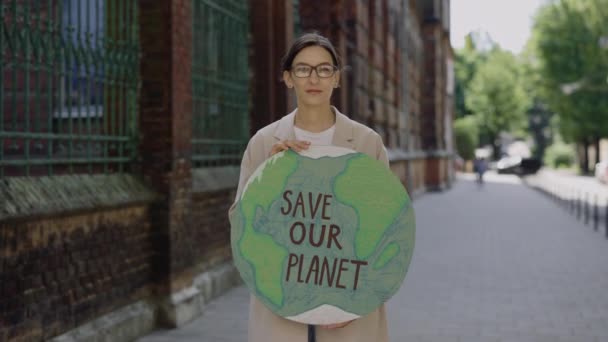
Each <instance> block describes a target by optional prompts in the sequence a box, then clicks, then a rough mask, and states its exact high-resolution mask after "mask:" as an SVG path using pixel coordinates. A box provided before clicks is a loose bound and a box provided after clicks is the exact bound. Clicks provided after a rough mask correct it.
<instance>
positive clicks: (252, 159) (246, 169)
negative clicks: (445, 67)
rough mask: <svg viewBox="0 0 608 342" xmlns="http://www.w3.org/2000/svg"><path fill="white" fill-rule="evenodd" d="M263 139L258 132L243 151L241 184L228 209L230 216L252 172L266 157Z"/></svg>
mask: <svg viewBox="0 0 608 342" xmlns="http://www.w3.org/2000/svg"><path fill="white" fill-rule="evenodd" d="M263 147H264V146H263V139H262V137H261V136H259V135H258V134H256V135H254V136H253V137H252V138H251V139H250V140H249V143H248V144H247V148H246V149H245V153H243V159H242V160H241V171H240V175H239V184H238V186H237V189H236V196H235V198H234V201H233V203H232V205H231V206H230V209H229V210H228V216H231V215H232V212H233V211H234V209H235V208H236V204H237V202H238V201H239V198H240V197H241V194H242V192H243V190H244V187H245V184H247V181H248V180H249V177H251V174H252V173H253V172H254V171H255V170H256V169H257V167H258V166H259V165H260V164H262V162H263V161H264V160H266V158H264V148H263Z"/></svg>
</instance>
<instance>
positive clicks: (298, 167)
mask: <svg viewBox="0 0 608 342" xmlns="http://www.w3.org/2000/svg"><path fill="white" fill-rule="evenodd" d="M230 224H231V244H232V252H233V258H234V262H235V265H236V267H237V269H238V270H239V272H240V274H241V277H242V278H243V280H244V281H245V284H246V285H247V287H248V288H249V290H250V291H251V292H252V293H253V294H254V295H255V296H256V297H257V298H258V299H259V300H260V301H261V302H262V303H263V304H264V305H266V306H267V307H268V308H269V309H270V310H271V311H272V312H274V313H276V314H277V315H279V316H282V317H285V318H288V319H290V320H293V321H296V322H300V323H305V324H334V323H341V322H345V321H349V320H352V319H356V318H358V317H361V316H364V315H366V314H368V313H370V312H372V311H373V310H375V309H377V308H378V307H379V306H380V305H382V304H383V303H384V302H386V301H387V300H388V299H389V298H390V297H391V296H392V295H393V294H395V292H397V290H398V289H399V287H400V286H401V283H402V282H403V279H404V278H405V274H406V273H407V269H408V266H409V264H410V260H411V257H412V252H413V249H414V234H415V221H414V212H413V208H412V205H411V201H410V198H409V196H408V195H407V192H406V191H405V189H404V188H403V185H402V184H401V182H400V181H399V179H398V178H397V177H396V176H395V175H394V174H393V173H392V172H391V171H390V170H389V169H388V168H387V167H386V165H384V164H383V163H381V162H379V161H377V160H375V159H372V158H370V157H369V156H367V155H365V154H362V153H357V152H354V151H352V150H349V149H345V148H341V147H334V146H313V147H311V148H310V149H309V150H307V151H304V152H302V153H301V154H298V153H295V152H293V151H286V152H282V153H279V154H276V155H274V156H273V157H271V158H269V159H268V160H267V161H265V162H264V163H263V164H262V165H260V167H259V168H258V169H257V170H256V171H255V172H254V173H253V175H252V176H251V177H250V179H249V181H248V182H247V184H246V185H245V188H244V189H243V191H242V193H241V196H240V198H239V199H238V202H237V204H236V208H235V209H234V210H233V211H232V212H231V215H230Z"/></svg>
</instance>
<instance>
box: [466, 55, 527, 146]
mask: <svg viewBox="0 0 608 342" xmlns="http://www.w3.org/2000/svg"><path fill="white" fill-rule="evenodd" d="M520 72H521V70H520V67H519V64H518V61H517V60H516V58H515V57H514V56H513V55H512V54H511V53H509V52H506V51H502V50H500V49H499V48H495V49H494V50H493V51H491V52H490V53H489V55H488V58H487V60H486V61H485V62H484V63H483V64H482V65H481V66H480V67H479V69H478V71H477V72H476V73H475V76H474V77H473V80H472V81H471V84H470V85H469V88H468V89H467V97H466V105H467V107H468V108H469V109H470V110H471V111H472V112H473V113H474V115H475V116H476V119H477V122H478V124H479V129H480V132H481V135H482V138H483V139H482V142H484V143H489V144H491V145H492V146H493V147H494V157H495V158H498V157H499V156H500V148H499V146H498V143H499V142H498V135H499V133H500V132H503V131H515V130H522V129H523V128H524V127H525V126H526V116H525V111H526V109H527V107H528V103H529V99H528V97H527V96H526V93H525V91H524V89H523V87H522V84H521V82H520Z"/></svg>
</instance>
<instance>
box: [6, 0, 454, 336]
mask: <svg viewBox="0 0 608 342" xmlns="http://www.w3.org/2000/svg"><path fill="white" fill-rule="evenodd" d="M102 2H103V3H107V4H108V7H105V9H104V13H105V16H106V17H104V18H105V19H103V21H104V22H105V23H107V24H108V25H111V23H112V22H113V20H114V19H113V16H112V13H114V12H112V11H115V13H118V14H120V15H121V16H123V17H128V16H129V15H131V16H132V17H133V19H134V20H135V21H133V22H134V23H136V25H134V26H133V27H132V29H131V30H126V31H124V32H123V31H111V30H108V31H107V32H109V33H108V34H107V35H108V36H112V35H117V34H120V32H123V33H124V34H126V35H135V36H131V38H132V39H134V40H133V41H134V42H136V43H137V46H138V49H139V50H138V55H139V59H138V61H137V67H136V68H135V69H133V70H131V72H133V73H134V74H133V75H136V80H137V81H138V82H139V86H138V87H137V93H136V94H132V95H133V96H135V98H136V101H135V102H136V107H129V106H127V105H124V106H120V107H124V109H123V111H121V112H120V113H122V114H116V115H115V116H114V117H118V118H122V117H123V116H124V120H123V121H124V122H125V123H128V115H132V118H133V122H132V123H128V124H127V125H126V126H125V131H124V132H123V133H124V134H123V135H122V136H121V137H118V138H116V139H117V140H116V141H118V142H119V143H118V145H115V147H114V148H116V149H122V147H121V146H123V145H120V144H124V148H125V149H127V148H128V147H129V146H132V148H133V154H132V155H131V154H129V155H128V154H123V153H120V154H117V155H116V156H112V155H111V154H109V155H104V154H103V153H102V154H101V156H105V157H107V160H105V161H104V163H109V165H106V164H99V165H98V164H94V163H95V162H96V160H97V159H99V158H100V156H96V155H88V157H89V158H90V160H88V161H87V163H89V164H90V165H89V166H88V168H87V167H85V168H79V167H68V166H65V165H63V164H62V165H57V167H56V168H54V169H53V168H50V166H49V170H54V171H55V172H53V173H51V172H48V173H47V172H46V170H47V167H46V166H45V167H44V168H42V171H40V172H42V173H44V174H45V175H44V176H39V175H38V173H36V174H30V175H29V176H25V175H23V172H22V173H21V176H19V175H18V174H19V170H20V169H22V168H23V165H26V164H24V163H26V162H27V161H28V160H25V161H22V162H17V163H15V162H13V163H12V164H10V165H9V164H7V162H6V159H5V161H4V162H3V161H2V158H0V169H2V170H3V171H7V170H9V168H8V166H7V165H9V166H10V172H8V171H7V172H5V173H4V174H3V179H2V181H1V182H0V341H8V340H11V341H12V340H15V341H38V340H48V339H53V338H54V339H55V340H56V341H62V340H64V339H66V338H76V339H78V340H85V339H87V338H92V337H93V336H96V335H106V336H107V337H108V338H110V339H111V340H115V341H126V340H132V339H133V338H135V337H137V336H140V335H142V334H145V333H147V332H149V331H151V330H152V329H153V328H154V327H156V326H170V327H175V326H179V325H182V324H184V323H185V322H188V321H189V320H191V319H193V318H194V317H197V316H199V315H200V314H201V313H202V312H203V311H204V308H205V304H206V303H207V302H208V301H209V300H211V299H212V298H214V297H215V296H217V295H219V294H221V293H222V292H223V291H225V290H226V289H228V288H230V287H231V286H233V285H235V284H237V283H239V281H240V280H239V277H238V274H237V272H236V271H235V269H234V267H233V266H232V263H231V256H230V241H229V223H228V219H227V210H228V207H229V206H230V204H231V202H232V200H233V197H234V193H235V186H236V183H237V180H238V172H239V170H238V160H239V158H240V153H242V148H243V145H242V142H243V141H245V142H246V138H247V136H248V135H251V134H252V133H254V132H255V131H256V130H257V129H259V128H261V127H263V126H264V125H266V124H268V123H270V122H272V121H275V120H277V119H279V118H280V117H282V116H283V115H284V114H286V113H288V112H289V111H291V109H293V108H294V107H295V99H294V98H293V97H291V96H289V94H288V93H287V92H286V90H285V87H284V85H283V83H282V81H281V71H280V59H281V57H282V56H283V54H284V52H285V51H286V49H287V47H288V46H289V44H290V42H291V41H293V39H294V37H295V36H296V34H297V32H305V31H309V30H316V31H319V32H320V33H322V34H324V35H327V36H328V37H329V38H330V39H331V40H332V41H333V43H334V44H335V45H336V47H337V49H338V52H339V54H340V55H341V56H342V58H343V60H344V64H345V65H347V66H349V70H348V71H347V72H346V73H345V75H344V77H343V81H342V84H341V87H340V88H339V89H338V90H337V92H336V94H335V95H334V96H335V97H334V99H333V101H334V104H335V105H336V106H337V107H338V108H339V109H340V110H341V111H342V112H344V113H346V114H348V115H349V116H351V117H352V118H353V119H355V120H358V121H360V122H363V123H365V124H367V125H369V126H370V127H372V128H374V129H375V130H376V131H378V132H379V133H380V134H381V135H382V137H383V139H384V143H385V145H386V146H387V149H388V152H389V157H390V159H391V168H392V169H393V171H394V172H395V174H397V176H398V177H399V178H400V179H401V180H402V181H403V183H404V185H405V186H406V187H407V189H408V190H409V192H410V193H411V194H414V195H416V194H418V193H420V192H423V191H425V190H434V189H443V188H446V187H448V186H449V184H450V183H451V182H452V179H453V176H452V175H451V170H450V164H451V163H450V158H451V151H452V144H451V139H452V138H451V120H452V116H453V114H452V99H451V96H452V95H451V88H452V86H451V83H452V82H453V80H452V79H451V77H452V76H450V73H451V70H450V69H451V62H450V60H451V58H452V57H451V54H452V52H451V47H450V44H449V19H448V18H449V1H447V0H443V1H438V0H428V1H427V0H336V1H317V0H299V1H277V0H249V2H248V6H245V5H244V2H243V1H237V0H231V1H227V0H226V1H216V0H213V1H212V0H207V1H201V0H171V1H152V0H138V2H137V3H136V5H135V3H133V6H130V5H126V7H125V8H118V9H116V8H115V7H112V6H114V5H112V4H114V3H118V2H115V1H109V0H106V1H105V2H104V1H102ZM23 3H27V1H14V2H12V6H13V7H6V8H3V12H2V24H3V27H2V31H1V32H0V36H2V37H5V36H7V35H8V33H7V32H9V28H11V27H13V26H11V22H10V19H7V18H10V16H11V15H12V13H16V12H17V7H18V5H19V4H23ZM32 3H34V2H32ZM60 3H62V2H56V1H50V2H49V4H51V7H52V6H53V5H54V4H60ZM63 3H68V4H69V3H71V2H70V1H69V0H67V1H64V2H63ZM74 3H75V4H76V3H77V2H74ZM3 6H4V5H3ZM19 10H21V9H19ZM55 12H57V10H55ZM243 13H245V14H243ZM247 13H248V14H247ZM118 14H117V15H118ZM201 18H203V19H205V20H202V19H201ZM214 18H216V19H217V20H216V19H214ZM34 20H35V19H34ZM203 23H205V24H203ZM242 25H245V26H242ZM39 26H40V27H39V28H38V29H37V30H39V31H35V30H34V31H33V32H36V34H38V33H40V32H42V33H44V32H45V28H44V27H43V25H39ZM49 27H50V25H49ZM121 27H123V28H124V27H131V26H121ZM242 27H245V30H241V29H240V28H242ZM228 30H231V32H232V31H234V32H237V33H234V34H232V35H228V36H226V35H224V33H226V32H228ZM48 32H51V30H49V31H48ZM117 32H119V33H117ZM237 34H238V35H240V36H238V37H237V36H236V35H237ZM226 37H228V38H226ZM227 39H228V41H226V40H227ZM201 42H202V44H203V45H200V44H201ZM0 43H2V44H7V41H6V40H5V39H4V38H3V40H2V41H0ZM11 46H12V48H14V45H11ZM17 46H19V45H17ZM21 47H23V46H21ZM235 49H237V52H238V53H235V52H233V50H235ZM24 51H26V55H24V56H25V57H24V60H27V59H28V58H30V57H28V56H27V53H31V51H28V50H24ZM10 53H11V52H10V50H3V55H2V60H3V61H5V60H7V59H10V58H11V56H12V55H10V56H9V54H10ZM32 56H34V55H32ZM243 56H244V57H243ZM109 57H112V55H109ZM29 60H30V63H34V62H33V61H35V59H34V58H33V57H31V58H30V59H29ZM242 62H245V64H244V65H245V67H246V68H247V69H248V70H249V76H251V77H245V79H246V80H247V81H245V82H240V81H236V82H235V81H234V79H235V78H234V77H233V76H231V75H228V76H227V75H226V72H224V71H228V69H230V70H234V69H235V66H237V67H238V68H240V67H242V66H243V63H242ZM229 63H233V64H229ZM247 64H248V66H247ZM27 68H29V67H27ZM222 68H224V69H225V70H223V69H222ZM238 68H237V69H238ZM28 70H29V69H28ZM45 70H47V69H45ZM48 70H49V71H48V72H51V69H48ZM121 70H122V69H121ZM218 70H219V71H218ZM222 70H223V71H222ZM0 71H1V74H2V75H3V76H2V77H3V79H2V80H3V82H2V87H3V91H2V93H1V94H2V95H3V96H1V97H0V98H1V99H2V102H3V103H2V106H3V112H2V114H3V118H0V120H3V121H2V122H7V121H6V118H7V117H10V115H11V114H10V113H12V111H14V110H15V108H13V107H11V105H10V103H9V101H10V96H9V95H10V94H13V93H15V91H14V89H11V87H13V85H12V84H13V83H11V82H9V78H10V79H12V78H13V75H17V76H18V75H22V74H23V72H24V71H23V69H12V70H11V69H7V68H5V67H4V64H3V70H0ZM124 71H125V72H128V71H129V70H127V69H125V70H124ZM237 71H240V69H238V70H237ZM45 72H47V71H44V70H41V71H40V72H39V74H40V75H43V77H47V78H48V77H49V76H47V75H46V74H45ZM240 73H241V74H246V72H245V73H243V72H240ZM125 75H127V74H125ZM237 76H238V75H237ZM19 77H21V76H19ZM33 77H34V78H35V77H36V76H35V75H34V76H33ZM452 78H453V77H452ZM121 82H123V83H124V84H125V86H124V89H127V88H128V87H127V86H126V83H125V82H126V80H125V81H123V80H122V79H116V80H114V79H112V80H111V82H108V83H107V84H104V87H105V88H104V89H110V90H107V91H108V94H109V93H110V92H111V91H113V90H111V89H112V88H111V86H112V85H113V84H123V83H121ZM230 82H233V83H230ZM239 82H240V83H239ZM242 83H247V86H246V87H244V88H243V89H244V91H245V97H244V101H243V100H242V99H241V98H238V99H236V100H234V99H232V98H231V97H230V96H231V95H232V93H231V90H230V89H241V88H238V87H239V86H242ZM43 89H46V88H44V87H43ZM120 89H122V88H120ZM226 89H228V90H227V91H226V92H222V91H223V90H226ZM116 93H117V94H119V95H117V98H119V99H120V98H122V99H128V98H129V97H128V96H129V93H128V92H125V93H120V92H119V91H116ZM120 94H123V95H120ZM11 96H12V95H11ZM120 96H123V97H120ZM32 98H33V99H34V100H32V101H34V102H32V103H33V104H34V105H32V106H29V107H32V108H36V106H35V105H36V102H35V100H36V98H34V97H32ZM21 99H23V98H21ZM104 99H105V100H104V103H103V105H104V108H105V110H104V114H103V115H105V116H109V114H107V113H108V112H111V111H112V110H114V109H115V107H116V106H115V105H114V104H115V103H123V102H125V100H123V102H120V101H118V100H112V99H111V98H108V97H105V98H104ZM231 99H232V100H231ZM41 101H45V99H42V100H41ZM117 101H118V102H117ZM22 102H23V101H22ZM236 102H238V103H241V102H244V103H248V105H246V106H245V107H244V108H246V109H245V110H241V109H239V108H240V107H235V106H232V104H233V103H236ZM42 103H44V102H42ZM125 103H126V102H125ZM49 108H50V107H48V108H47V109H49ZM234 108H237V109H234ZM20 110H21V109H20ZM234 110H237V112H238V113H237V114H234V113H233V111H234ZM241 111H242V112H243V113H242V116H238V115H241V114H239V113H240V112H241ZM41 112H44V108H43V110H42V111H41ZM19 113H20V114H19V115H20V116H21V115H22V114H21V112H19ZM23 115H25V116H26V117H27V115H30V114H28V111H24V114H23ZM234 115H237V116H234ZM30 117H31V118H35V115H33V114H32V115H31V116H30ZM68 119H69V118H68ZM247 119H248V120H247ZM77 120H80V121H76V123H78V122H82V123H83V124H84V126H83V127H85V128H86V127H87V126H86V122H87V121H86V120H85V119H82V118H78V119H77ZM101 120H105V119H103V117H102V119H101ZM8 121H10V120H8ZM247 121H249V122H247ZM108 122H110V123H115V122H114V121H108ZM237 123H238V124H237ZM235 126H237V127H235ZM103 127H108V126H107V123H106V126H103ZM11 129H13V130H16V128H15V127H12V126H11V128H9V126H8V125H6V124H4V125H3V126H2V127H0V141H2V144H1V145H0V150H2V151H4V149H5V148H7V146H8V145H7V142H8V141H9V140H10V139H14V138H12V137H14V136H18V137H26V138H20V139H29V138H27V136H28V135H27V134H29V133H30V131H24V132H19V134H15V132H9V131H10V130H11ZM40 129H41V131H43V130H44V129H45V126H44V125H40ZM131 129H132V130H133V131H130V130H131ZM7 132H8V133H7ZM32 132H33V131H32ZM84 132H87V129H85V130H84ZM91 132H92V131H90V130H89V131H88V133H91ZM242 132H245V133H244V134H245V135H242V134H243V133H242ZM43 133H44V132H40V133H37V134H42V135H39V136H43V137H46V139H48V141H51V139H52V138H53V136H52V135H44V134H46V133H44V134H43ZM66 133H69V134H70V137H72V135H76V134H78V132H76V131H75V130H74V131H67V132H66ZM94 133H95V135H96V137H95V138H90V139H93V140H92V141H101V144H104V140H103V139H105V138H103V137H102V138H100V137H99V136H97V135H99V134H103V133H104V131H103V129H102V130H101V131H100V132H97V131H95V132H94ZM131 133H133V135H132V136H131V135H130V134H131ZM214 133H215V134H218V133H219V137H217V136H214V135H213V134H214ZM239 134H241V135H239ZM108 135H111V134H108ZM222 135H230V137H235V138H234V139H227V138H225V137H222ZM237 138H238V139H237ZM77 139H80V140H86V139H87V137H86V136H84V137H78V138H77ZM95 139H96V140H95ZM108 139H109V138H108ZM239 139H240V140H239ZM243 139H244V140H243ZM31 143H32V141H29V142H27V143H25V144H23V143H21V146H27V145H28V144H31ZM116 146H118V147H116ZM45 149H46V148H45ZM24 153H25V152H24ZM0 156H2V155H0ZM71 156H72V155H71V154H68V155H67V157H66V158H68V157H71ZM127 156H131V157H129V158H131V159H128V161H127V162H123V159H124V158H127ZM17 157H18V156H17ZM49 157H50V156H49ZM81 157H82V156H79V157H78V158H81ZM118 157H120V158H118ZM123 157H124V158H123ZM79 160H80V159H78V160H76V159H74V161H70V160H68V161H66V160H65V158H64V159H62V160H61V162H62V163H68V164H69V163H77V162H80V161H79ZM42 162H43V161H40V163H42ZM53 162H57V161H53ZM117 163H120V164H117ZM70 165H71V164H70ZM78 165H80V164H78ZM85 165H86V164H85ZM58 170H60V171H61V172H57V171H58ZM87 170H88V172H87Z"/></svg>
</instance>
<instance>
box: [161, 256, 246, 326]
mask: <svg viewBox="0 0 608 342" xmlns="http://www.w3.org/2000/svg"><path fill="white" fill-rule="evenodd" d="M241 283H242V280H241V277H240V275H239V272H238V270H237V269H236V267H235V266H234V264H233V263H232V261H229V262H225V263H223V264H221V265H219V266H216V267H214V268H212V269H210V270H209V271H206V272H203V273H201V274H199V275H198V276H196V277H195V278H194V280H193V281H192V286H190V287H188V288H185V289H183V290H181V291H178V292H176V293H173V294H171V296H170V297H169V298H167V299H166V300H164V301H163V302H162V303H161V304H160V313H159V315H160V319H161V321H162V323H164V324H166V325H168V326H170V327H174V328H177V327H180V326H183V325H184V324H187V323H188V322H190V321H192V320H193V319H195V318H197V317H198V316H201V315H202V314H203V312H204V310H205V306H206V305H207V303H209V302H210V301H211V300H213V299H214V298H217V297H218V296H220V295H221V294H223V293H224V292H226V291H227V290H229V289H231V288H233V287H234V286H235V285H239V284H241Z"/></svg>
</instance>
